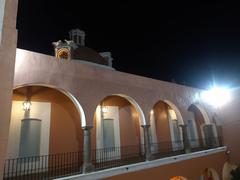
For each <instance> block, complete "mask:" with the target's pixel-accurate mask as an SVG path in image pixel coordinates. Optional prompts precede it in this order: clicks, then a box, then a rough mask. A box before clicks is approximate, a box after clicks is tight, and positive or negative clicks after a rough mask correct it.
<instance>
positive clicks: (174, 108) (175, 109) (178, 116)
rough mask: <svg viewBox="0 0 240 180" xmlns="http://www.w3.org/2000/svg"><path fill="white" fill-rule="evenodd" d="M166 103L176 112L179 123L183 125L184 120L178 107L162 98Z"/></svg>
mask: <svg viewBox="0 0 240 180" xmlns="http://www.w3.org/2000/svg"><path fill="white" fill-rule="evenodd" d="M163 101H164V102H165V103H166V104H168V105H169V106H170V107H171V108H172V109H173V110H174V111H175V113H176V115H177V120H178V121H179V122H180V125H183V124H184V121H183V118H182V115H181V113H180V111H179V109H178V107H177V106H176V105H175V104H174V103H172V102H171V101H169V100H163Z"/></svg>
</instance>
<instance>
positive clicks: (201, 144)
mask: <svg viewBox="0 0 240 180" xmlns="http://www.w3.org/2000/svg"><path fill="white" fill-rule="evenodd" d="M189 142H190V147H191V151H192V152H195V151H201V150H206V149H212V148H217V147H221V146H223V143H222V138H221V137H213V138H204V139H203V138H200V139H190V140H189Z"/></svg>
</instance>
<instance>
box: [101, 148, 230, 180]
mask: <svg viewBox="0 0 240 180" xmlns="http://www.w3.org/2000/svg"><path fill="white" fill-rule="evenodd" d="M226 159H227V156H226V155H225V154H224V152H221V153H216V154H212V155H208V156H205V157H199V158H194V159H190V160H185V161H180V162H176V163H173V164H168V165H163V166H159V167H156V168H151V169H147V170H142V171H136V172H131V173H126V174H121V175H118V176H113V177H109V178H105V179H106V180H120V179H125V180H128V179H138V180H145V179H151V180H159V179H161V180H169V179H170V178H172V177H174V176H184V177H186V178H187V179H189V180H199V177H200V176H201V175H202V173H203V172H204V170H205V169H206V168H212V169H214V170H216V172H217V173H218V175H219V177H221V176H222V168H223V165H224V163H225V162H226ZM206 162H207V163H206ZM192 167H194V168H192ZM189 169H191V171H190V170H189Z"/></svg>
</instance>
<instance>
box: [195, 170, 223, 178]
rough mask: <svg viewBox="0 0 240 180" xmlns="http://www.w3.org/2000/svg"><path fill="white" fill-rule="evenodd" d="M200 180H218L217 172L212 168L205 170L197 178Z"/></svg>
mask: <svg viewBox="0 0 240 180" xmlns="http://www.w3.org/2000/svg"><path fill="white" fill-rule="evenodd" d="M199 179H200V180H220V178H219V175H218V173H217V171H215V170H214V169H212V168H206V169H205V170H204V172H203V174H202V175H201V176H200V178H199Z"/></svg>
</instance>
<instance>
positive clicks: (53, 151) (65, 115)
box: [7, 85, 85, 173]
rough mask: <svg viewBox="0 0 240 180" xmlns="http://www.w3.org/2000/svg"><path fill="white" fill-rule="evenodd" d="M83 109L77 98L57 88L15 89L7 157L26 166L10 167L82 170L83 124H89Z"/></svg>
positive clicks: (34, 86) (28, 86)
mask: <svg viewBox="0 0 240 180" xmlns="http://www.w3.org/2000/svg"><path fill="white" fill-rule="evenodd" d="M79 106H80V104H79V103H78V102H77V100H76V99H75V98H74V97H73V95H71V94H70V93H67V92H65V91H63V90H59V89H57V88H53V87H47V86H44V85H26V86H21V87H17V88H15V89H14V91H13V99H12V112H11V121H10V130H9V132H10V133H9V141H8V153H7V158H8V159H9V158H11V159H16V162H17V161H19V159H21V161H23V160H24V163H21V164H18V163H16V164H15V165H14V166H13V165H12V164H9V165H12V166H11V167H12V168H17V169H18V170H20V171H21V169H23V167H24V168H25V171H26V172H34V171H39V169H40V168H42V169H44V171H49V170H51V169H55V170H56V168H63V170H65V169H64V168H69V167H68V166H72V170H70V171H69V173H71V172H72V171H74V170H75V171H76V169H78V171H79V169H80V167H81V165H82V150H83V131H82V128H81V121H82V119H83V120H84V121H85V116H84V113H82V114H81V112H83V110H82V108H81V107H79ZM82 117H83V118H82ZM82 124H84V123H82ZM13 162H14V161H12V162H11V163H13ZM15 166H16V167H15ZM40 166H41V167H40ZM26 167H27V169H26ZM29 168H30V169H29ZM74 168H76V169H74ZM13 171H15V170H13ZM41 171H43V170H41ZM56 172H57V171H56ZM59 173H60V171H59Z"/></svg>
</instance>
